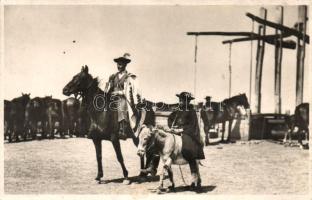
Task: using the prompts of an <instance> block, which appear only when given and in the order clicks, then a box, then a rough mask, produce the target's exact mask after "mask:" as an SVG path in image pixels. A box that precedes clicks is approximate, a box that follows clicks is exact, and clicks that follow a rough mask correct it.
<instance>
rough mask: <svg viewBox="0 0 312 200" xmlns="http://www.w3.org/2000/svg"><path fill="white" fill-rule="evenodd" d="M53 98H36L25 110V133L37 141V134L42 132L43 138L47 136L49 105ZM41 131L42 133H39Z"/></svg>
mask: <svg viewBox="0 0 312 200" xmlns="http://www.w3.org/2000/svg"><path fill="white" fill-rule="evenodd" d="M50 99H52V96H46V97H43V98H42V97H35V98H33V99H31V100H30V101H29V102H28V103H27V105H26V109H25V125H24V126H25V131H26V133H29V134H30V135H31V136H32V139H36V137H37V133H39V132H41V133H42V135H41V138H46V136H47V123H48V116H47V103H48V101H50ZM39 129H41V131H39Z"/></svg>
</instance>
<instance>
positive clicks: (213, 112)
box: [200, 102, 226, 146]
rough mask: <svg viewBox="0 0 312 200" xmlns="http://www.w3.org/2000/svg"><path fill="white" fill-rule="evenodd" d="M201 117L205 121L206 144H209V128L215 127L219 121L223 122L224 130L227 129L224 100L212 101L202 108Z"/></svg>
mask: <svg viewBox="0 0 312 200" xmlns="http://www.w3.org/2000/svg"><path fill="white" fill-rule="evenodd" d="M200 117H201V118H202V120H203V123H204V131H205V145H206V146H207V145H208V144H209V130H210V129H211V128H215V126H216V125H217V124H218V123H222V131H224V129H225V123H224V122H225V121H226V119H225V114H224V110H223V105H222V102H210V103H209V105H207V104H206V105H205V106H204V107H203V108H202V109H201V110H200Z"/></svg>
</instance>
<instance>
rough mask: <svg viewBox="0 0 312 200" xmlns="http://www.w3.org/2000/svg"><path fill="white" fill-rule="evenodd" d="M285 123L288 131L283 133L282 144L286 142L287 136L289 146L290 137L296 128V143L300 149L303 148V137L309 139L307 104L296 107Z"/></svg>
mask: <svg viewBox="0 0 312 200" xmlns="http://www.w3.org/2000/svg"><path fill="white" fill-rule="evenodd" d="M286 123H287V125H288V128H289V130H288V131H287V132H286V133H285V137H284V143H286V142H287V136H289V140H290V144H291V135H292V134H293V133H294V130H295V127H298V131H297V134H298V143H299V145H300V148H303V144H302V139H303V136H304V135H307V139H309V103H302V104H299V105H298V106H296V108H295V114H294V115H291V116H289V117H288V118H287V119H286Z"/></svg>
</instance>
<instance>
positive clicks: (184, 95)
mask: <svg viewBox="0 0 312 200" xmlns="http://www.w3.org/2000/svg"><path fill="white" fill-rule="evenodd" d="M176 96H177V97H179V98H183V99H188V100H193V99H195V98H194V97H193V96H192V94H191V93H189V92H181V93H180V94H176Z"/></svg>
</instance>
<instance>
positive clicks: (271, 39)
mask: <svg viewBox="0 0 312 200" xmlns="http://www.w3.org/2000/svg"><path fill="white" fill-rule="evenodd" d="M288 36H290V35H286V36H285V35H282V37H288ZM280 37H281V35H266V36H262V35H257V36H255V37H246V38H236V39H233V40H225V41H223V42H222V43H223V44H228V43H236V42H246V41H251V40H264V41H265V42H267V43H268V44H272V45H275V42H276V41H275V40H276V38H280ZM278 42H279V43H280V41H278ZM280 45H281V46H282V47H283V48H286V49H296V42H295V41H293V40H283V41H282V44H280Z"/></svg>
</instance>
